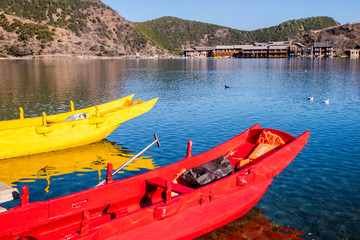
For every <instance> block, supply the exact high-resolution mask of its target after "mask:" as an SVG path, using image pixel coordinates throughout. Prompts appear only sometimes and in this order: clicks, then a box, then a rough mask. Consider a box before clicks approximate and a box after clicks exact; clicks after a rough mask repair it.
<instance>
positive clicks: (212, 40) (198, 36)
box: [134, 17, 338, 52]
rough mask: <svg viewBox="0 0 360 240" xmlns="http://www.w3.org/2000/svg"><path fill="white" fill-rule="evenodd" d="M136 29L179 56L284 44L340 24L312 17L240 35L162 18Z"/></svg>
mask: <svg viewBox="0 0 360 240" xmlns="http://www.w3.org/2000/svg"><path fill="white" fill-rule="evenodd" d="M134 25H135V28H136V29H137V30H138V31H139V32H141V33H143V34H144V35H145V36H147V37H148V38H149V39H151V41H152V42H153V43H154V44H157V45H159V46H160V47H162V48H164V49H167V50H169V51H171V52H179V51H180V50H183V49H185V48H188V47H194V46H213V45H227V44H231V45H234V44H245V43H253V42H269V41H284V40H288V39H289V38H294V37H300V36H302V35H303V34H305V33H306V32H307V31H310V30H320V29H323V28H327V27H331V26H337V25H338V24H337V23H336V22H335V20H334V19H332V18H330V17H311V18H305V19H298V20H290V21H286V22H283V23H281V24H280V25H278V26H274V27H270V28H263V29H259V30H255V31H241V30H236V29H232V28H228V27H223V26H218V25H213V24H207V23H202V22H196V21H189V20H183V19H180V18H175V17H162V18H158V19H155V20H152V21H147V22H138V23H134Z"/></svg>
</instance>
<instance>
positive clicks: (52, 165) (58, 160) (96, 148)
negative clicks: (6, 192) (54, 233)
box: [0, 140, 157, 191]
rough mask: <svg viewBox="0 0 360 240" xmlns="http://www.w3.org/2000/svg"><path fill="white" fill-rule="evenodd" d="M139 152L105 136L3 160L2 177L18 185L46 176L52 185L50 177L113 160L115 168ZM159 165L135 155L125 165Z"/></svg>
mask: <svg viewBox="0 0 360 240" xmlns="http://www.w3.org/2000/svg"><path fill="white" fill-rule="evenodd" d="M133 156H135V154H132V152H131V151H129V150H127V149H125V148H123V147H121V146H115V144H114V143H112V142H109V141H107V140H102V141H100V142H96V143H93V144H90V145H86V146H81V147H77V148H71V149H66V150H62V151H56V152H49V153H42V154H36V155H29V156H24V157H17V158H10V159H4V160H0V181H1V182H4V183H6V184H8V185H12V186H14V185H15V184H14V183H15V182H35V180H36V179H45V180H46V181H47V182H48V184H47V187H46V189H45V191H48V188H49V186H50V177H54V176H59V175H64V174H69V173H74V172H76V173H77V174H78V175H81V174H83V173H84V172H92V171H98V176H99V179H100V178H101V170H103V169H106V166H107V163H109V162H111V163H112V164H113V166H114V169H117V168H119V167H120V166H121V165H122V164H124V163H125V162H126V161H128V160H129V159H130V158H132V157H133ZM155 167H157V166H156V165H155V164H154V162H153V159H152V158H151V157H150V156H142V157H139V158H137V159H135V160H134V161H133V162H131V163H130V164H129V165H127V166H126V167H125V168H124V169H126V170H128V171H139V170H140V169H154V168H155Z"/></svg>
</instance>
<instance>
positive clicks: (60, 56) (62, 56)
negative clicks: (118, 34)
mask: <svg viewBox="0 0 360 240" xmlns="http://www.w3.org/2000/svg"><path fill="white" fill-rule="evenodd" d="M171 58H178V57H175V56H167V57H160V56H157V57H155V56H147V57H146V56H137V55H128V56H116V57H110V56H95V55H72V54H56V55H36V56H26V57H13V56H9V57H0V61H1V60H41V59H86V60H101V59H171Z"/></svg>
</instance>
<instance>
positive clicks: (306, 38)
mask: <svg viewBox="0 0 360 240" xmlns="http://www.w3.org/2000/svg"><path fill="white" fill-rule="evenodd" d="M293 40H294V41H297V42H300V43H302V44H304V45H306V46H309V45H312V44H313V43H314V42H325V41H331V42H333V43H334V46H335V48H337V49H338V50H340V51H345V50H347V49H351V48H354V47H355V46H357V45H360V22H357V23H347V24H343V25H339V26H335V27H329V28H325V29H321V30H317V31H308V32H306V33H305V34H304V35H303V36H301V37H298V38H294V39H293Z"/></svg>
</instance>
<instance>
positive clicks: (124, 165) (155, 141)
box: [95, 133, 161, 187]
mask: <svg viewBox="0 0 360 240" xmlns="http://www.w3.org/2000/svg"><path fill="white" fill-rule="evenodd" d="M154 137H155V140H154V141H153V142H152V143H150V144H149V145H148V146H147V147H145V148H144V149H143V150H141V151H140V152H139V153H138V154H136V155H135V156H134V157H132V158H131V159H130V160H129V161H127V162H126V163H124V164H123V165H122V166H121V167H119V168H118V169H116V170H115V171H114V173H113V174H112V176H114V175H115V174H116V173H118V172H119V171H120V170H121V169H123V168H124V167H126V166H127V165H128V164H129V163H131V162H132V161H134V160H135V159H136V158H137V157H139V156H140V155H141V154H143V153H144V152H145V151H146V150H148V149H149V148H150V147H151V146H152V145H154V144H155V143H157V145H158V147H161V145H160V141H159V139H158V137H157V135H156V133H154ZM105 182H106V179H105V180H103V181H101V182H100V183H99V184H98V185H96V186H95V187H98V186H100V185H102V184H104V183H105Z"/></svg>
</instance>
